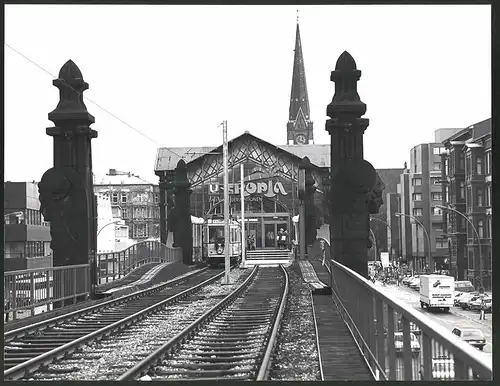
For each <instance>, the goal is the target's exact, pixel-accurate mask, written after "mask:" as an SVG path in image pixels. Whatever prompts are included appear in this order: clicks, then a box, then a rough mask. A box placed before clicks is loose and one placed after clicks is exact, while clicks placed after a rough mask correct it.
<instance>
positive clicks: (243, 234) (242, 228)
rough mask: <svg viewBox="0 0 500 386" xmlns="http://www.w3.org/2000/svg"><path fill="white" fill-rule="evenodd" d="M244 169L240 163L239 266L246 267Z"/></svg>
mask: <svg viewBox="0 0 500 386" xmlns="http://www.w3.org/2000/svg"><path fill="white" fill-rule="evenodd" d="M244 171H245V165H244V164H243V163H242V164H241V165H240V180H241V186H240V194H241V196H240V199H241V268H246V266H245V264H246V261H245V247H246V240H245V195H244V193H245V180H244V177H243V173H244Z"/></svg>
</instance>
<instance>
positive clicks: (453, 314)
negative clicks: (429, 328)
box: [376, 282, 493, 361]
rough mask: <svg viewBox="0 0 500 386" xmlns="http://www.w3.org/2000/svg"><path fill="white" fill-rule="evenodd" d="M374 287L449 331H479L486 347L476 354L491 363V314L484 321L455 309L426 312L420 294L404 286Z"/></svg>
mask: <svg viewBox="0 0 500 386" xmlns="http://www.w3.org/2000/svg"><path fill="white" fill-rule="evenodd" d="M376 285H377V286H379V287H380V289H382V290H383V291H384V292H386V293H387V294H388V295H389V296H390V297H391V299H395V300H396V299H397V300H401V301H404V302H405V303H407V304H408V305H411V306H413V307H414V308H415V309H416V310H418V311H419V312H421V313H423V314H425V315H426V316H428V317H429V318H431V319H432V320H434V321H435V322H437V323H439V324H440V325H442V326H443V327H445V328H447V329H448V330H450V331H452V330H453V328H455V327H459V328H460V327H461V328H476V329H479V330H481V331H482V332H483V334H484V336H485V338H486V346H485V347H484V351H483V352H481V351H479V350H477V353H478V355H484V356H485V357H486V358H487V359H488V360H490V361H492V352H493V345H492V342H493V341H492V339H493V337H492V334H493V329H492V315H491V314H486V320H479V312H477V311H464V310H462V309H461V308H457V307H453V308H451V309H450V312H448V313H445V312H442V311H437V310H428V309H426V308H424V309H422V308H421V307H420V294H419V293H418V292H417V291H414V290H412V289H410V288H408V287H407V286H405V285H400V286H399V287H398V286H397V285H387V286H383V285H382V283H380V282H376Z"/></svg>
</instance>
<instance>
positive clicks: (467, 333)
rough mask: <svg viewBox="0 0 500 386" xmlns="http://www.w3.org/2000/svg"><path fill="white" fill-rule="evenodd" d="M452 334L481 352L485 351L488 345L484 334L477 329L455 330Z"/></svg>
mask: <svg viewBox="0 0 500 386" xmlns="http://www.w3.org/2000/svg"><path fill="white" fill-rule="evenodd" d="M452 333H453V334H455V335H456V336H458V337H459V338H460V339H462V340H463V341H464V342H467V343H469V344H470V345H471V346H474V347H477V348H478V349H479V350H481V351H483V348H484V346H485V345H486V339H485V337H484V334H483V332H482V331H481V330H478V329H477V328H454V329H453V331H452Z"/></svg>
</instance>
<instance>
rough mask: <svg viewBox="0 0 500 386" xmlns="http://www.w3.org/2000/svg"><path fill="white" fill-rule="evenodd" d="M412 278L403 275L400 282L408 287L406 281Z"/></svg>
mask: <svg viewBox="0 0 500 386" xmlns="http://www.w3.org/2000/svg"><path fill="white" fill-rule="evenodd" d="M412 277H413V276H411V275H405V276H404V277H403V280H401V282H402V283H403V284H404V285H408V281H409V280H410V279H411V278H412Z"/></svg>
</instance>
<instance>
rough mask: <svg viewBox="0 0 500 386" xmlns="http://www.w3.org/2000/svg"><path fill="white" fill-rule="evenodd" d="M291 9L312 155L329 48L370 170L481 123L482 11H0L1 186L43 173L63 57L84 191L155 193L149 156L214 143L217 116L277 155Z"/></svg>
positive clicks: (328, 96) (484, 96)
mask: <svg viewBox="0 0 500 386" xmlns="http://www.w3.org/2000/svg"><path fill="white" fill-rule="evenodd" d="M297 10H298V11H299V12H298V15H299V24H300V34H301V41H302V52H303V55H304V63H305V71H306V80H307V88H308V92H309V103H310V109H311V118H312V120H313V121H314V141H315V143H317V144H324V143H329V142H330V137H329V135H328V133H327V132H326V131H325V122H326V119H328V117H327V116H326V106H327V105H328V104H329V103H330V102H331V100H332V98H333V94H334V90H335V86H334V83H333V82H331V81H330V73H331V71H332V70H334V67H335V63H336V61H337V58H338V57H339V56H340V55H341V54H342V52H343V51H348V52H349V53H350V54H351V55H352V56H353V57H354V59H355V61H356V63H357V67H358V69H360V70H361V79H360V81H359V82H358V93H359V95H360V97H361V100H362V101H363V102H365V103H366V104H367V112H366V114H365V115H364V117H365V118H368V119H369V120H370V125H369V126H368V129H367V130H366V132H365V135H364V157H365V159H367V160H368V161H369V162H371V163H372V165H373V166H374V167H375V168H376V169H382V168H402V167H403V164H404V162H405V161H408V162H409V152H410V149H411V148H412V147H414V146H416V145H418V144H420V143H427V142H433V141H434V131H435V130H436V129H439V128H465V127H467V126H469V125H472V124H474V123H476V122H479V121H482V120H484V119H487V118H490V117H491V8H490V6H489V5H449V6H445V5H439V6H438V5H372V6H368V5H315V6H296V5H277V6H241V5H219V6H217V5H212V6H200V5H187V6H181V5H5V44H6V46H5V47H4V49H5V67H4V68H5V91H4V92H5V181H39V180H40V179H41V176H42V175H43V173H44V172H45V171H46V170H47V169H49V168H51V167H52V166H53V139H52V138H51V137H49V136H47V135H46V133H45V129H46V128H47V127H52V126H54V124H53V123H52V122H51V121H49V120H48V113H49V112H50V111H52V110H54V108H55V107H56V106H57V103H58V101H59V92H58V90H57V88H56V87H54V86H53V85H52V80H53V79H55V78H57V75H58V73H59V70H60V68H61V67H62V65H63V64H64V63H65V62H66V61H67V60H68V59H72V60H73V61H74V62H75V63H76V64H77V66H78V67H79V68H80V70H81V72H82V74H83V78H84V80H85V81H86V82H87V83H88V84H89V89H88V90H87V91H85V92H84V97H86V98H88V99H85V104H86V106H87V109H88V111H89V112H90V113H91V114H92V115H93V116H94V117H95V123H94V124H93V125H92V126H91V127H92V128H93V129H94V130H97V132H98V138H97V139H93V140H92V157H93V170H94V173H95V174H96V176H97V178H98V179H99V178H100V176H103V175H104V174H105V173H106V172H107V171H108V170H109V169H117V170H120V171H127V172H128V171H130V172H132V173H135V174H136V175H139V176H140V177H142V178H145V179H147V180H149V181H153V182H155V183H156V182H157V181H158V179H157V177H156V176H155V175H154V164H155V158H156V151H157V149H158V147H163V146H167V147H176V146H186V147H189V146H211V145H213V146H219V145H221V143H222V129H221V127H218V126H219V124H220V123H221V122H222V121H223V120H227V123H228V137H229V139H231V138H234V137H236V136H238V135H240V134H242V133H243V132H245V131H250V132H251V133H252V134H254V135H255V136H257V137H259V138H262V139H263V140H266V141H268V142H271V143H273V144H276V145H280V144H285V143H286V124H287V121H288V108H289V103H290V90H291V80H292V68H293V55H294V52H293V50H294V47H295V30H296V23H297ZM14 50H16V51H18V52H19V53H21V54H22V55H24V56H25V57H26V58H28V59H29V60H28V59H26V58H25V57H23V56H21V55H20V54H19V53H18V52H15V51H14ZM93 102H95V103H96V104H97V105H96V104H94V103H93Z"/></svg>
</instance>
